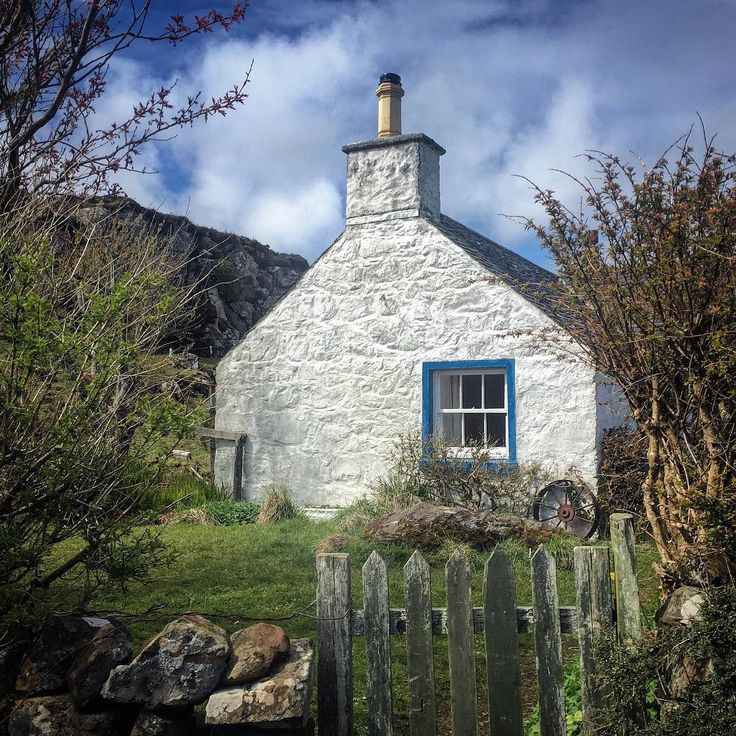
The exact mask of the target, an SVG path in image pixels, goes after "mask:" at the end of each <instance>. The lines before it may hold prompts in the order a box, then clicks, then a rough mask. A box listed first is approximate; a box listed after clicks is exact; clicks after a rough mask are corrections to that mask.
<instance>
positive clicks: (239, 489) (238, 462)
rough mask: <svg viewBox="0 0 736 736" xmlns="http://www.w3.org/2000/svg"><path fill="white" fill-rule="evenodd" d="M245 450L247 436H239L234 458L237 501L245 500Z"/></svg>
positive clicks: (234, 495) (234, 484)
mask: <svg viewBox="0 0 736 736" xmlns="http://www.w3.org/2000/svg"><path fill="white" fill-rule="evenodd" d="M244 448H245V435H244V434H241V435H238V438H237V439H236V440H235V455H234V457H233V498H234V499H235V500H236V501H242V500H243V449H244Z"/></svg>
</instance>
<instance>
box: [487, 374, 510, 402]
mask: <svg viewBox="0 0 736 736" xmlns="http://www.w3.org/2000/svg"><path fill="white" fill-rule="evenodd" d="M483 380H484V381H485V391H486V395H485V400H486V406H485V408H486V409H503V408H504V406H505V404H504V384H505V382H506V376H504V374H503V373H487V374H486V375H485V376H483Z"/></svg>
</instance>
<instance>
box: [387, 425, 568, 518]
mask: <svg viewBox="0 0 736 736" xmlns="http://www.w3.org/2000/svg"><path fill="white" fill-rule="evenodd" d="M552 478H553V476H552V474H551V473H550V472H549V471H547V470H546V469H545V468H543V467H542V466H541V465H539V464H538V463H517V464H514V465H509V464H503V463H498V461H494V460H493V458H492V456H491V454H490V453H489V450H488V448H485V447H482V446H472V447H470V448H468V454H467V455H466V456H463V457H461V458H460V457H458V456H457V454H456V451H455V450H453V449H452V448H450V447H448V446H447V444H446V443H445V442H444V441H443V440H442V439H440V438H435V437H432V438H429V439H422V437H421V435H420V434H419V433H418V432H414V433H409V434H405V435H402V436H400V437H399V439H398V440H397V441H396V443H395V444H394V448H393V451H392V456H391V468H390V470H389V472H388V474H387V475H386V476H384V477H382V478H380V479H379V480H378V481H377V483H376V497H377V498H378V499H382V498H387V497H390V496H391V495H396V496H397V497H400V498H403V499H405V505H410V503H416V501H418V500H430V501H433V502H435V503H439V504H442V505H446V506H462V507H464V508H468V509H471V510H473V511H478V510H480V509H484V508H491V509H496V508H498V509H500V510H502V511H505V512H508V513H513V514H517V515H520V516H526V513H527V511H528V509H529V504H530V501H531V499H532V498H533V497H534V496H535V495H536V492H537V491H538V490H540V489H541V488H542V487H543V486H544V485H546V484H547V483H549V482H550V481H551V480H552ZM397 508H398V507H397Z"/></svg>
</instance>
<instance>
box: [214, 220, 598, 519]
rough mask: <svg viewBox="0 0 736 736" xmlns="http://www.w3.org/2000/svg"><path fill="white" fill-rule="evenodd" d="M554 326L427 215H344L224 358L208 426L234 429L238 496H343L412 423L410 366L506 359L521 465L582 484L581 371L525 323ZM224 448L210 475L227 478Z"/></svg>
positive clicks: (590, 456)
mask: <svg viewBox="0 0 736 736" xmlns="http://www.w3.org/2000/svg"><path fill="white" fill-rule="evenodd" d="M552 328H553V324H552V322H551V321H550V320H549V318H548V317H546V316H545V315H544V314H543V313H542V312H540V311H539V310H538V309H537V308H535V307H534V306H533V305H531V304H529V303H528V302H527V301H526V300H524V299H523V298H522V297H520V296H519V295H518V294H516V293H515V292H514V291H513V290H512V289H511V288H510V287H508V286H506V285H505V284H502V283H495V282H494V279H493V278H492V277H491V276H490V274H489V273H488V272H487V271H486V270H484V269H483V268H482V267H481V266H480V265H479V264H477V263H476V262H475V261H474V260H473V259H472V258H471V257H470V256H468V255H467V254H466V253H465V252H464V251H462V250H461V249H460V248H458V247H457V246H455V245H454V244H452V243H451V242H450V241H449V240H447V238H446V237H445V236H444V235H443V234H442V233H441V232H440V231H439V230H438V229H436V228H435V227H434V225H433V224H432V222H431V221H430V220H428V219H425V218H423V217H416V216H415V217H409V218H406V219H390V220H386V219H384V220H382V221H378V222H370V221H369V222H364V223H362V224H353V225H349V226H348V227H347V229H346V230H345V232H344V233H343V234H342V235H341V236H340V238H339V239H338V240H337V241H336V242H335V244H334V245H333V246H332V247H331V248H330V249H329V250H328V251H327V252H326V253H325V254H324V255H323V256H322V258H321V259H320V260H319V261H318V262H317V263H316V264H315V265H314V266H313V267H312V268H311V269H310V270H309V271H308V272H307V273H306V274H305V275H304V276H303V277H302V279H301V281H300V282H299V283H298V284H297V286H296V287H295V288H294V289H293V290H292V291H291V292H289V293H288V294H287V296H286V297H285V298H284V299H283V300H282V301H281V302H280V303H279V304H278V305H277V306H276V307H275V308H274V309H273V310H272V311H271V312H270V313H269V314H268V315H267V316H266V317H265V318H264V319H263V320H262V321H261V322H260V323H259V324H257V325H256V326H255V327H254V328H253V330H252V331H251V332H250V333H249V334H248V335H247V336H246V338H245V339H244V340H243V341H242V342H241V343H240V344H239V345H238V346H236V347H235V348H233V350H232V351H231V352H230V353H228V355H227V356H226V357H225V358H224V359H223V360H222V361H221V363H220V365H219V366H218V370H217V387H218V410H217V427H218V428H220V429H228V430H237V431H241V432H245V433H247V435H248V440H247V443H246V449H245V463H244V475H245V479H244V486H243V488H244V494H245V497H246V498H248V499H257V498H258V497H260V495H261V494H262V493H263V491H264V490H265V489H266V488H267V487H268V486H269V485H270V484H272V483H275V484H284V485H286V486H287V487H288V488H289V490H290V491H291V493H292V495H293V497H294V498H295V499H296V500H297V501H298V502H299V503H301V504H312V505H321V504H333V505H340V504H347V503H349V502H350V501H351V500H353V499H355V498H356V497H359V496H361V495H363V494H364V493H366V492H368V491H369V487H370V484H371V482H372V481H373V480H374V479H375V478H376V477H377V476H378V475H380V474H381V473H382V472H384V471H385V469H386V467H387V458H388V454H389V452H390V449H391V445H392V442H393V441H394V440H395V439H396V437H397V436H398V434H399V433H401V432H403V431H407V430H412V429H413V430H417V429H419V427H420V425H421V411H422V363H423V362H424V361H445V360H464V359H473V360H478V359H499V358H514V359H515V360H516V426H517V458H518V460H519V462H526V461H539V462H542V463H544V464H546V465H548V466H551V467H553V468H555V470H556V471H557V472H558V473H559V474H560V475H563V474H566V472H567V469H568V468H569V467H570V466H571V465H574V466H576V467H577V468H579V470H580V471H581V472H582V473H583V475H584V476H585V477H586V478H587V479H588V480H589V481H591V482H594V476H595V471H596V438H597V422H598V421H599V420H600V419H601V417H600V416H598V415H599V414H600V410H599V408H598V407H597V403H596V391H597V389H596V381H595V376H594V374H593V372H592V371H591V370H590V369H588V368H586V367H585V366H584V365H583V364H582V363H580V362H578V361H576V360H575V359H573V358H570V357H564V356H563V355H561V354H560V352H559V351H557V350H555V349H554V348H553V347H552V346H550V345H548V344H545V342H543V341H540V340H539V339H538V338H535V337H533V336H532V335H533V333H536V334H539V333H540V332H544V331H549V330H550V329H552ZM231 468H232V449H231V448H230V447H228V446H227V445H226V444H225V443H222V446H221V447H220V448H219V449H218V452H217V460H216V479H217V481H218V482H219V483H221V484H223V485H225V486H226V487H227V486H229V485H230V474H231Z"/></svg>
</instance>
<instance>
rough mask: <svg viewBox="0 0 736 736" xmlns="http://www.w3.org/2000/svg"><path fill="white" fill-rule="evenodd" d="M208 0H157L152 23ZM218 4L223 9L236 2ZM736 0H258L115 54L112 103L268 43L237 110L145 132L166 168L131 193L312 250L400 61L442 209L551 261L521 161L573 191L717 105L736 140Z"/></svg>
mask: <svg viewBox="0 0 736 736" xmlns="http://www.w3.org/2000/svg"><path fill="white" fill-rule="evenodd" d="M213 5H214V6H217V2H216V0H211V1H210V2H208V3H207V2H204V3H203V2H195V1H194V0H184V2H181V1H179V2H169V1H168V0H154V10H153V12H152V15H151V18H150V21H151V28H153V27H155V26H157V25H163V23H164V22H165V20H166V18H167V17H168V15H170V14H171V13H172V12H174V11H176V12H184V13H186V14H192V13H203V12H206V10H207V9H208V8H210V7H212V6H213ZM219 7H221V8H224V5H223V4H220V5H219ZM734 38H736V0H700V1H699V2H696V3H694V2H687V1H685V0H648V1H647V0H639V1H638V2H634V1H633V0H632V1H630V0H617V1H615V2H612V1H610V0H609V1H607V2H603V1H602V0H591V1H590V2H573V1H572V0H554V1H553V0H546V1H545V0H483V1H481V0H457V1H454V2H453V1H452V0H445V1H444V2H435V1H434V0H424V1H422V0H375V1H374V2H368V1H367V0H303V1H301V2H300V1H298V0H291V1H287V0H253V2H252V4H251V7H250V9H249V11H248V13H247V16H246V19H245V21H244V22H243V23H242V24H241V25H240V26H238V27H236V28H234V29H233V30H231V31H230V32H229V33H223V32H217V33H214V34H208V35H206V36H204V37H202V38H199V39H195V40H194V41H193V42H186V43H185V44H183V45H181V46H179V47H176V48H171V47H169V46H164V45H153V44H139V45H138V46H136V47H134V48H133V49H131V51H130V52H129V53H128V54H126V56H125V57H124V58H122V59H119V60H118V61H116V63H115V64H114V66H113V68H112V69H111V72H110V77H109V80H110V85H109V91H110V94H109V95H108V96H107V98H106V99H105V100H104V102H103V103H102V104H101V105H99V106H98V114H99V116H100V119H101V121H103V122H104V121H105V120H111V119H120V117H121V116H122V114H124V113H125V111H126V110H128V109H129V108H130V107H131V106H132V104H133V103H134V102H135V100H136V99H137V98H141V97H145V96H146V94H147V92H149V91H150V90H151V89H153V88H155V87H157V86H160V85H161V84H162V83H166V82H170V81H171V80H172V79H177V80H178V82H177V90H178V93H179V94H182V95H184V94H186V93H189V92H191V91H196V90H202V91H203V92H204V93H205V94H207V95H213V94H218V93H221V92H223V91H224V90H226V89H228V88H229V87H231V86H232V85H233V84H234V83H236V82H237V81H238V80H240V79H241V78H242V77H243V75H244V74H245V72H246V71H247V69H248V67H249V66H250V63H251V60H253V62H254V66H253V72H252V76H251V83H250V85H249V90H248V91H249V95H250V96H249V99H248V101H247V102H246V104H245V106H244V107H242V108H240V109H238V110H237V111H235V112H234V113H232V114H231V115H229V116H228V117H227V118H226V119H222V120H213V121H211V122H210V123H208V124H207V125H198V126H195V127H193V128H191V129H187V130H184V131H181V132H180V133H179V134H178V135H177V136H176V137H175V138H174V139H172V140H169V141H167V142H165V143H161V144H157V145H155V146H151V147H150V148H148V149H147V150H146V152H145V154H144V159H145V163H146V164H147V165H148V166H149V167H150V168H152V169H154V170H156V171H157V172H158V173H156V174H151V175H148V176H143V177H142V176H134V175H124V176H123V177H122V183H123V186H124V188H125V189H126V191H127V192H128V194H130V195H131V196H133V197H134V198H136V199H137V200H138V201H140V202H141V203H142V204H145V205H147V206H153V207H156V208H158V209H161V210H162V211H166V212H176V213H180V214H186V215H188V216H189V217H190V218H191V219H192V220H194V221H195V222H197V223H199V224H203V225H208V226H212V227H216V228H219V229H223V230H228V231H231V232H236V233H239V234H242V235H247V236H250V237H254V238H257V239H259V240H261V241H262V242H265V243H268V244H270V245H271V247H272V248H274V249H275V250H281V251H290V252H298V253H301V254H303V255H304V256H306V257H307V258H308V259H309V260H310V261H312V260H314V258H316V257H317V256H318V255H319V253H320V252H321V251H322V250H323V249H324V248H326V247H327V246H328V245H329V244H330V243H331V242H332V240H334V238H335V237H336V236H337V235H338V234H339V233H340V231H341V230H342V227H343V222H344V188H345V182H344V178H345V162H344V154H343V153H342V152H341V150H340V146H341V145H343V144H345V143H349V142H354V141H358V140H364V139H367V138H371V137H373V136H374V135H375V118H376V98H375V95H374V92H375V88H376V84H377V80H378V76H379V75H380V74H381V73H382V72H385V71H395V72H398V73H399V74H401V76H402V80H403V83H404V88H405V90H406V96H405V97H404V101H403V117H404V126H403V127H404V132H423V133H426V134H428V135H430V136H431V137H433V138H434V139H435V140H437V142H438V143H440V144H441V145H442V146H444V147H445V148H446V149H447V154H446V155H445V156H444V157H443V158H442V162H441V165H442V208H443V211H444V212H445V213H446V214H448V215H450V216H452V217H455V218H456V219H459V220H460V221H462V222H463V223H465V224H466V225H469V226H470V227H473V228H475V229H477V230H479V231H481V232H482V233H484V234H486V235H488V236H490V237H492V238H494V239H495V240H497V241H499V242H500V243H502V244H504V245H507V246H508V247H511V248H513V249H515V250H517V251H518V252H520V253H522V254H523V255H525V256H527V257H529V258H531V259H532V260H534V261H536V262H538V263H541V264H542V265H549V264H548V263H547V261H546V257H545V255H544V253H543V251H542V250H541V248H540V247H539V246H538V244H536V243H535V241H534V240H532V239H530V238H529V235H528V234H527V233H525V232H524V230H523V229H522V228H521V226H519V225H518V224H516V223H514V222H512V221H510V220H509V219H508V218H506V217H504V216H503V215H505V214H508V215H536V216H539V215H540V214H541V213H540V212H539V211H538V209H537V208H536V207H535V205H534V202H533V196H532V193H531V191H530V189H529V186H528V184H526V183H525V182H524V181H523V180H522V179H520V178H518V176H517V175H522V176H526V177H529V178H530V179H532V180H533V181H535V182H537V183H539V184H540V185H542V186H544V187H545V188H552V189H555V190H556V191H557V192H558V193H559V194H560V196H561V197H563V199H564V200H565V201H566V202H568V203H570V204H573V205H574V204H576V203H577V202H578V201H579V192H578V191H577V190H576V189H575V187H574V186H573V185H572V184H571V183H570V181H568V180H567V179H566V178H565V177H563V176H562V175H560V174H559V173H557V172H555V171H554V169H562V170H565V171H569V172H571V173H574V174H578V175H582V174H585V173H586V172H589V171H590V169H589V168H588V167H587V164H586V163H585V162H584V160H583V159H582V158H580V157H579V156H578V155H577V154H580V153H581V152H583V151H585V150H588V149H598V150H605V151H610V152H614V153H618V154H620V155H622V156H628V157H629V158H631V159H632V160H634V161H636V160H638V159H641V160H642V161H644V162H652V161H654V160H655V159H656V157H657V155H658V154H659V153H661V152H662V151H663V150H664V149H665V148H666V147H667V146H668V145H669V144H670V143H672V142H673V141H674V140H675V139H676V138H677V137H678V136H680V135H681V134H682V133H684V132H686V131H687V130H688V128H689V127H690V126H691V125H692V124H693V123H695V122H697V113H700V115H701V116H702V117H703V119H704V121H705V123H706V126H707V128H708V130H709V131H710V132H712V133H717V134H718V140H719V142H720V146H721V148H722V149H726V150H730V151H734V150H736V86H735V85H734V80H733V69H734V68H735V67H736V50H735V49H736V44H734V41H733V39H734Z"/></svg>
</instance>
